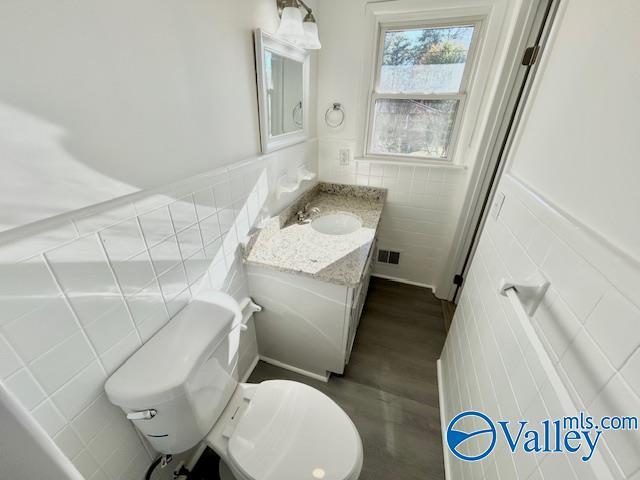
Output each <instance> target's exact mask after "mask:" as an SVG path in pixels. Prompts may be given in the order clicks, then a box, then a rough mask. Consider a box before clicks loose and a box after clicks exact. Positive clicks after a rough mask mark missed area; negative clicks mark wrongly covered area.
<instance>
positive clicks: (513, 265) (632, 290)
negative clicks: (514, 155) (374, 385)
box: [441, 175, 640, 480]
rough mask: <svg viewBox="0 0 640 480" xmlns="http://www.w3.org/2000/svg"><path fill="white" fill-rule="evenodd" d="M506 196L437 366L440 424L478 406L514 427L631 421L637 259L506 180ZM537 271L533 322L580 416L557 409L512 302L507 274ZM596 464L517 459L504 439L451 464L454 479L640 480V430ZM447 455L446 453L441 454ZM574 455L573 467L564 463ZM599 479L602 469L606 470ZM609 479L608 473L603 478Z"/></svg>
mask: <svg viewBox="0 0 640 480" xmlns="http://www.w3.org/2000/svg"><path fill="white" fill-rule="evenodd" d="M498 191H499V192H503V193H505V195H506V199H505V202H504V205H503V207H502V210H501V211H500V213H499V216H498V218H497V219H494V218H493V217H491V218H489V219H488V221H487V223H486V227H485V230H484V232H483V233H482V237H481V240H480V244H479V246H478V250H477V253H476V255H475V257H474V259H473V263H472V266H471V269H470V271H469V274H468V276H467V279H466V282H465V285H464V289H463V291H462V295H461V298H460V302H459V305H458V308H457V309H456V313H455V317H454V320H453V324H452V327H451V331H450V333H449V336H448V338H447V341H446V344H445V348H444V351H443V353H442V358H441V371H442V376H441V382H442V385H443V392H442V394H443V396H444V399H445V405H446V412H445V416H444V420H445V425H446V424H447V423H448V422H449V421H450V420H451V419H452V418H453V417H454V416H455V415H456V414H457V413H459V412H462V411H465V410H470V409H471V410H479V411H483V412H485V413H486V414H487V415H489V416H490V417H491V418H496V419H497V418H504V419H509V420H513V421H516V420H519V419H529V420H530V421H531V422H536V423H537V422H538V420H541V419H543V418H562V417H563V416H564V415H576V414H577V412H579V411H584V412H588V414H590V415H592V416H593V417H594V418H596V419H597V418H600V417H602V416H604V415H636V414H637V412H638V410H639V409H640V348H639V347H640V291H639V290H638V288H637V287H638V285H640V267H639V266H638V263H637V261H635V260H633V259H631V258H628V257H626V256H625V255H624V254H622V253H620V252H618V251H617V250H615V249H614V248H612V247H611V246H610V245H609V244H607V242H606V241H604V240H603V239H601V238H599V237H598V236H597V235H595V234H594V233H593V232H591V231H589V230H588V229H586V228H585V227H583V226H581V225H580V224H579V223H577V222H576V221H575V220H574V219H572V218H571V217H568V216H566V215H565V214H563V213H562V212H561V211H559V210H557V209H555V208H553V206H551V205H549V204H548V203H546V202H545V201H544V200H542V199H541V197H540V196H539V195H538V194H536V193H535V192H533V191H532V190H530V189H529V188H528V187H526V186H525V185H524V184H522V183H520V182H519V181H518V180H516V179H514V178H513V177H511V176H510V175H505V176H504V177H503V179H502V181H501V184H500V186H499V189H498ZM537 270H540V271H541V272H542V273H543V274H544V275H545V276H546V277H547V278H548V279H549V281H550V283H551V287H550V289H549V291H548V292H547V294H546V296H545V299H544V301H543V303H542V304H541V306H540V307H539V309H538V311H537V312H536V314H535V315H534V317H533V318H532V323H533V325H534V328H535V329H536V331H537V333H538V335H539V336H540V338H541V340H542V342H543V344H544V345H545V348H546V350H547V352H548V353H549V355H550V357H551V359H552V360H553V362H554V365H555V367H556V369H557V371H558V373H559V375H560V377H561V378H562V380H563V382H564V384H565V386H566V388H567V390H568V392H569V394H570V396H571V397H572V400H573V403H574V404H575V407H576V410H575V411H573V412H566V411H563V409H562V408H560V403H559V402H558V399H557V396H556V395H555V393H554V391H553V389H552V388H550V385H549V382H548V377H547V375H546V374H545V373H544V372H543V370H542V367H541V365H540V362H539V361H538V357H537V356H536V355H535V353H534V351H533V350H532V348H531V344H530V342H529V341H528V340H527V337H526V335H525V333H524V331H522V329H521V328H520V327H519V323H518V321H517V319H516V318H515V315H516V313H515V311H514V310H513V308H512V306H511V305H510V303H509V301H508V300H507V299H506V298H505V297H502V296H501V295H499V294H498V285H499V282H500V280H501V279H502V278H512V279H515V280H516V281H523V280H525V279H527V278H528V277H529V276H530V275H532V274H533V273H534V272H535V271H537ZM602 437H603V439H602V441H601V442H600V444H599V445H598V448H597V450H596V453H595V455H594V458H596V459H599V460H600V467H601V468H604V470H601V471H600V472H596V471H595V470H594V469H593V468H592V467H594V466H595V465H596V462H594V461H593V460H592V461H591V462H587V463H585V462H582V461H580V460H579V458H578V457H575V456H568V455H551V454H549V455H544V454H541V455H523V454H520V455H512V454H511V452H510V451H508V450H507V449H506V448H505V445H504V442H503V444H502V445H499V446H497V447H496V450H495V451H494V452H493V453H492V455H491V456H490V457H487V458H486V459H485V460H483V461H482V462H461V461H458V460H456V459H455V458H454V457H452V456H451V454H449V455H448V456H449V457H450V459H449V460H450V461H449V462H448V463H449V469H450V472H449V473H450V476H449V478H451V479H454V478H455V479H487V480H493V479H496V478H503V479H504V478H509V479H511V478H522V479H541V478H554V479H555V478H563V479H567V480H568V479H576V480H577V479H580V480H588V479H593V480H596V479H598V480H604V479H606V478H613V479H631V478H633V479H634V480H635V479H637V478H638V475H640V438H639V437H638V434H637V432H633V431H626V432H624V431H618V432H604V433H603V435H602ZM447 453H448V449H445V455H447ZM570 459H571V460H570ZM603 471H604V473H602V472H603ZM609 472H610V473H609Z"/></svg>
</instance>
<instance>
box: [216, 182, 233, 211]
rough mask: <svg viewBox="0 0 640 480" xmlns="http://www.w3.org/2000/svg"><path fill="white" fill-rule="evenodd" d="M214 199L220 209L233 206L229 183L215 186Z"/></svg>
mask: <svg viewBox="0 0 640 480" xmlns="http://www.w3.org/2000/svg"><path fill="white" fill-rule="evenodd" d="M213 197H214V199H215V202H216V207H217V208H218V209H221V208H223V207H226V206H228V205H231V202H232V199H231V187H230V186H229V183H228V182H226V181H225V182H221V183H218V184H216V185H214V186H213Z"/></svg>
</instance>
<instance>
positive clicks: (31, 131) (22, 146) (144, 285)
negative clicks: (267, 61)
mask: <svg viewBox="0 0 640 480" xmlns="http://www.w3.org/2000/svg"><path fill="white" fill-rule="evenodd" d="M276 25H277V15H276V9H275V2H273V1H272V0H253V1H251V2H232V3H229V4H220V3H219V2H211V1H209V2H196V1H188V2H169V1H161V2H150V1H149V2H146V1H144V0H136V1H134V2H131V1H128V2H92V3H91V4H86V3H82V2H80V3H78V2H72V1H63V2H58V3H57V4H56V5H55V6H54V5H46V4H44V3H42V2H35V1H27V2H13V1H12V2H4V3H3V4H2V5H1V6H0V39H1V41H0V51H1V52H2V57H3V65H5V66H6V67H7V68H6V69H5V70H3V75H2V76H1V77H2V78H0V126H1V127H2V128H0V164H1V165H2V171H3V175H2V179H1V180H0V182H2V185H0V191H1V192H2V193H0V195H1V196H0V204H1V205H2V209H0V210H1V211H2V213H1V214H0V215H2V217H1V218H2V220H0V223H1V224H3V225H4V228H6V227H13V226H16V225H21V224H24V223H28V222H32V221H34V220H40V219H42V218H45V220H41V221H38V222H36V223H33V224H30V225H26V226H22V227H20V228H14V229H12V230H10V231H5V232H3V233H0V290H1V291H2V295H1V296H0V383H1V384H2V386H3V387H4V388H6V389H7V390H8V391H10V392H11V393H12V394H14V395H15V396H16V397H17V398H18V400H19V401H20V405H21V408H22V411H23V412H26V413H27V414H28V415H30V416H31V418H32V419H34V420H35V421H37V422H38V423H39V424H40V425H41V426H42V428H43V429H44V431H45V432H46V433H47V434H48V435H49V436H50V438H52V439H53V440H54V441H55V443H56V445H57V446H58V448H59V449H60V450H61V452H63V453H64V455H66V456H67V457H68V458H69V459H70V460H71V461H72V463H73V464H74V465H75V467H76V468H77V470H78V471H79V472H80V473H81V474H82V475H83V476H84V477H85V478H87V479H96V480H98V479H100V480H102V479H105V478H106V479H110V480H116V479H128V478H131V479H136V480H137V479H139V478H141V477H142V476H143V474H144V471H145V470H146V468H147V467H148V465H149V463H150V460H151V458H152V455H153V452H149V451H148V450H147V449H146V448H145V447H144V445H143V444H142V443H141V441H140V440H139V438H138V436H137V435H136V433H135V431H134V429H133V427H132V426H131V424H130V423H129V422H128V421H126V420H125V419H124V417H123V414H122V412H121V411H120V410H119V409H118V408H116V407H114V406H112V405H111V404H110V403H109V402H108V400H107V399H106V397H105V394H104V390H103V384H104V381H105V379H106V378H107V377H108V375H109V374H110V373H112V372H113V371H114V370H115V369H117V368H118V366H119V365H120V364H122V362H123V361H124V360H125V359H126V358H127V357H128V356H129V355H131V354H132V353H133V352H134V351H135V350H136V349H137V348H139V347H140V345H141V344H142V343H144V342H145V341H147V340H148V339H149V338H150V337H151V336H152V335H153V334H154V332H155V331H157V330H158V329H159V328H160V327H162V325H164V324H165V323H166V322H167V321H168V319H169V318H170V317H172V316H174V315H175V314H176V313H177V312H178V311H179V310H180V309H181V308H182V307H184V305H186V303H187V302H188V301H189V299H191V298H192V297H193V295H195V294H196V293H197V291H198V290H199V289H200V288H214V289H218V290H224V291H228V292H229V293H231V294H232V295H234V296H235V297H236V298H238V299H239V298H241V297H244V296H246V295H247V294H248V292H247V283H246V278H245V275H244V270H243V268H242V264H241V261H240V259H239V255H240V253H239V248H240V245H239V244H240V242H241V241H242V240H243V239H244V238H245V236H246V234H247V232H248V230H249V229H250V228H252V226H253V224H254V223H255V221H256V219H257V218H259V216H260V215H262V213H261V210H264V211H265V212H273V211H276V210H278V209H280V208H282V206H283V205H284V204H285V203H286V202H288V201H290V200H291V199H292V196H293V195H294V194H290V195H285V196H284V197H282V198H280V199H275V198H273V197H272V195H271V194H272V192H273V191H274V187H275V184H276V181H277V179H278V178H279V177H280V176H282V175H285V174H289V175H295V173H296V172H297V168H298V167H299V166H300V165H302V164H305V165H306V167H307V168H308V169H309V170H311V171H314V172H317V142H316V141H315V140H313V139H312V140H309V141H307V142H305V143H301V144H298V145H295V146H292V147H289V148H287V149H284V150H280V151H278V152H275V153H273V154H271V155H268V156H264V157H259V156H256V154H257V152H258V149H259V141H258V140H259V139H258V120H257V100H256V87H255V68H254V54H253V43H252V30H253V29H254V28H257V27H261V28H263V29H265V30H267V31H273V30H274V29H275V26H276ZM315 68H316V67H315V61H312V75H311V78H312V87H311V88H312V95H313V94H314V93H313V92H314V91H315V88H316V86H315V73H314V72H315ZM314 117H315V115H314V114H313V112H311V115H310V118H314ZM310 131H311V132H312V134H313V133H315V127H314V126H313V125H311V128H310ZM238 160H240V161H238ZM194 173H198V175H195V176H193V174H194ZM182 179H184V180H182ZM310 186H311V184H310V183H307V184H305V185H304V187H305V188H307V187H310ZM146 187H153V188H149V189H146V190H144V191H142V192H138V190H139V189H140V188H146ZM132 192H133V193H132ZM136 192H138V193H136ZM298 193H299V192H298ZM113 197H116V198H113ZM105 200H108V201H106V202H105ZM97 202H102V203H97ZM87 205H88V207H86V206H87ZM79 207H86V208H81V209H79V210H77V209H78V208H79ZM69 210H71V211H69ZM65 212H66V213H65ZM52 216H54V217H52ZM2 228H3V227H0V229H2ZM242 339H243V340H242V344H241V352H240V371H241V374H242V373H244V372H246V371H247V369H248V368H249V367H250V364H251V362H252V361H253V360H254V359H255V358H256V355H257V345H256V341H255V332H254V331H253V328H250V329H249V331H248V332H246V334H243V337H242ZM1 434H2V435H3V439H4V435H7V434H8V432H2V433H1ZM16 460H18V459H16ZM13 467H15V468H18V469H19V468H20V466H19V465H18V462H16V463H14V464H11V465H10V464H8V463H6V464H5V463H4V462H3V464H2V465H0V477H2V478H5V477H8V476H11V477H13V478H17V477H16V475H15V474H13V470H11V468H13ZM19 471H20V470H19ZM26 476H29V475H28V472H26V471H23V472H22V474H20V475H18V477H19V478H22V477H26Z"/></svg>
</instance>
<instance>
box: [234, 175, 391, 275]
mask: <svg viewBox="0 0 640 480" xmlns="http://www.w3.org/2000/svg"><path fill="white" fill-rule="evenodd" d="M385 196H386V189H383V188H373V187H362V186H354V185H342V184H337V183H324V182H321V183H319V184H318V185H316V186H315V187H314V188H312V189H311V190H310V191H308V192H306V193H305V194H303V195H302V196H301V197H299V198H298V199H297V200H296V201H295V202H294V203H293V204H292V205H291V206H290V207H288V208H287V209H285V210H284V211H283V212H281V213H280V215H278V216H276V217H273V218H271V219H269V220H268V221H267V222H266V224H265V225H264V227H263V228H262V229H261V230H260V231H259V232H257V233H256V234H254V235H253V237H252V238H251V240H250V242H249V243H248V245H247V247H246V250H245V261H246V262H247V263H248V264H253V265H259V266H262V267H271V268H274V269H276V270H280V271H283V272H289V273H296V274H301V275H306V276H309V277H312V278H315V279H318V280H322V281H326V282H330V283H335V284H340V285H350V286H352V285H356V284H358V283H360V281H361V280H362V276H363V274H364V269H365V266H366V262H367V257H368V256H369V251H370V250H371V247H372V245H373V241H374V239H375V236H376V230H377V228H378V223H379V221H380V216H381V214H382V207H383V205H384V199H385ZM307 203H309V204H310V207H309V208H312V207H318V208H319V209H320V213H319V214H314V215H312V217H311V218H312V219H313V218H317V217H321V216H324V215H329V214H333V213H349V214H351V215H354V216H356V217H358V218H359V219H360V221H361V222H362V227H361V228H360V229H359V230H356V231H355V232H353V233H349V234H345V235H326V234H323V233H319V232H317V231H316V230H314V229H313V228H312V227H311V224H310V223H306V224H298V223H297V222H296V218H295V214H296V212H297V211H299V210H300V209H301V208H303V207H304V206H305V205H306V204H307Z"/></svg>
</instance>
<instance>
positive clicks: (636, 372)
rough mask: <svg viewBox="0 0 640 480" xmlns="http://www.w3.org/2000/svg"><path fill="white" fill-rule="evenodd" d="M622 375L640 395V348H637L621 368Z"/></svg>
mask: <svg viewBox="0 0 640 480" xmlns="http://www.w3.org/2000/svg"><path fill="white" fill-rule="evenodd" d="M621 373H622V376H623V377H624V379H625V380H626V381H627V382H628V383H629V385H630V386H631V388H633V390H634V391H635V392H636V395H638V396H640V349H638V350H636V351H635V353H634V354H633V355H631V358H630V359H629V361H628V362H627V363H626V364H625V366H624V367H623V368H622V370H621Z"/></svg>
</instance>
